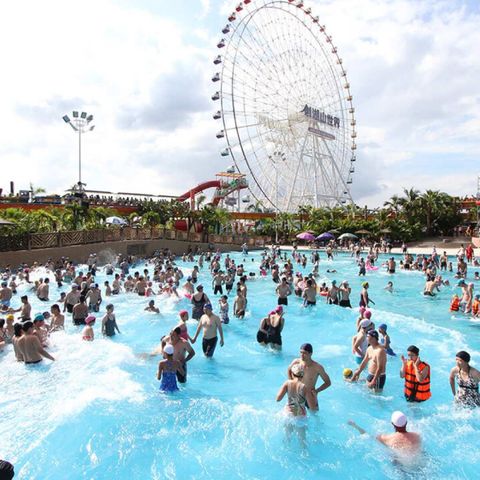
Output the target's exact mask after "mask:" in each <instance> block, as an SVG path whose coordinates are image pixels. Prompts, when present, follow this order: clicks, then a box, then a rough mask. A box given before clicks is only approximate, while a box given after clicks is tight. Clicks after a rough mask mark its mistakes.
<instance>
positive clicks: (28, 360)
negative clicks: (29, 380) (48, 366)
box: [17, 321, 55, 365]
mask: <svg viewBox="0 0 480 480" xmlns="http://www.w3.org/2000/svg"><path fill="white" fill-rule="evenodd" d="M23 332H24V334H23V335H22V336H21V337H20V338H19V339H18V340H17V348H18V351H19V352H20V354H21V358H23V361H24V362H25V364H27V365H28V364H33V363H40V362H41V361H42V357H45V358H48V359H49V360H52V361H54V360H55V359H54V358H53V357H52V356H51V355H50V354H49V353H48V352H47V351H46V350H45V349H44V348H43V347H42V344H41V342H40V340H39V339H38V337H37V335H35V333H34V330H33V322H30V321H28V322H25V323H24V324H23ZM17 358H18V356H17Z"/></svg>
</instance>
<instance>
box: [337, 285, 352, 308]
mask: <svg viewBox="0 0 480 480" xmlns="http://www.w3.org/2000/svg"><path fill="white" fill-rule="evenodd" d="M351 293H352V289H351V288H350V285H349V284H348V281H347V280H344V281H343V282H342V283H341V284H340V287H338V295H339V298H340V302H339V305H340V306H341V307H344V308H352V304H351V303H350V294H351Z"/></svg>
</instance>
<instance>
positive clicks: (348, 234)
mask: <svg viewBox="0 0 480 480" xmlns="http://www.w3.org/2000/svg"><path fill="white" fill-rule="evenodd" d="M344 238H358V237H357V236H356V235H354V234H353V233H343V234H342V235H340V236H339V237H338V239H339V240H343V239H344Z"/></svg>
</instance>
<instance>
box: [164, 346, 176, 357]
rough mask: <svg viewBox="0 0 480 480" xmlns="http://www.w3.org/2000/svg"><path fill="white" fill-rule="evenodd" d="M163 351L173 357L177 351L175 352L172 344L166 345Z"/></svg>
mask: <svg viewBox="0 0 480 480" xmlns="http://www.w3.org/2000/svg"><path fill="white" fill-rule="evenodd" d="M163 351H164V352H165V353H166V354H167V355H173V352H174V351H175V350H174V348H173V345H172V344H170V343H167V344H166V345H165V347H164V348H163Z"/></svg>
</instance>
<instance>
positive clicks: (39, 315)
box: [33, 313, 45, 322]
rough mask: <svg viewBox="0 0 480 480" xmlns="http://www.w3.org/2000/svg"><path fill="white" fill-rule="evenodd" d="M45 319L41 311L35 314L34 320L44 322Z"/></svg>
mask: <svg viewBox="0 0 480 480" xmlns="http://www.w3.org/2000/svg"><path fill="white" fill-rule="evenodd" d="M43 320H45V319H44V318H43V315H42V314H41V313H37V314H36V315H35V318H34V319H33V321H34V322H43Z"/></svg>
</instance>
